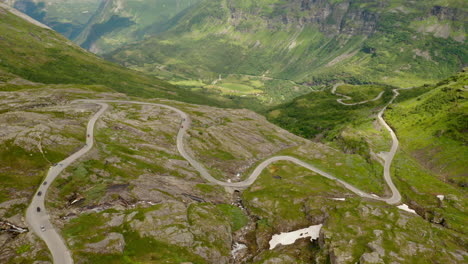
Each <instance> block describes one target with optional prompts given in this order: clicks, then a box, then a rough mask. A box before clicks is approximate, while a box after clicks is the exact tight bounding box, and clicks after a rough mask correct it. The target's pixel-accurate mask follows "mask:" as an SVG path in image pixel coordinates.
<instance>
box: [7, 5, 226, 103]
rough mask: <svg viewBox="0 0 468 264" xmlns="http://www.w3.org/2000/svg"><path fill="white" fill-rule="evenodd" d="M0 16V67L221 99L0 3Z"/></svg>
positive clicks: (37, 78) (49, 79) (62, 80)
mask: <svg viewBox="0 0 468 264" xmlns="http://www.w3.org/2000/svg"><path fill="white" fill-rule="evenodd" d="M0 19H1V21H2V23H0V46H1V47H2V52H0V70H3V71H4V72H9V73H12V74H15V75H17V76H19V77H21V78H23V79H26V80H29V81H33V82H39V83H45V84H84V85H104V86H107V87H109V88H111V89H114V90H115V91H118V92H123V93H126V94H129V95H133V96H141V97H163V98H173V99H178V100H182V101H187V102H193V103H204V104H224V103H218V102H216V101H214V100H211V99H209V98H208V97H207V96H203V95H200V94H197V93H194V92H190V91H187V90H185V89H180V88H178V87H176V86H174V85H171V84H169V83H167V82H165V81H161V80H160V79H157V78H155V77H152V76H148V75H144V74H142V73H139V72H136V71H132V70H129V69H126V68H124V67H121V66H119V65H116V64H114V63H111V62H107V61H105V60H103V59H101V58H99V57H97V56H96V55H94V54H92V53H90V52H88V51H86V50H84V49H81V48H80V47H78V46H77V45H75V44H73V43H72V42H71V41H69V40H67V39H65V38H64V37H63V36H61V35H59V34H58V33H56V32H54V31H52V30H50V29H46V28H41V27H38V26H34V25H32V24H31V23H28V22H27V21H25V20H24V19H22V18H19V17H18V16H16V15H13V14H11V13H10V12H8V11H7V10H6V9H5V8H3V7H2V6H0ZM228 103H229V101H227V102H226V104H228Z"/></svg>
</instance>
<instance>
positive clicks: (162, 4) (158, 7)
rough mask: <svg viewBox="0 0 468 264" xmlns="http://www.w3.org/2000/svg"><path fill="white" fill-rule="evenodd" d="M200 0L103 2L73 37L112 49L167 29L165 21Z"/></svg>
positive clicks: (87, 45) (99, 48)
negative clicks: (80, 30)
mask: <svg viewBox="0 0 468 264" xmlns="http://www.w3.org/2000/svg"><path fill="white" fill-rule="evenodd" d="M199 1H200V0H177V1H174V0H147V1H140V0H126V1H122V0H108V1H102V3H101V6H100V7H99V8H98V10H97V11H96V12H95V14H94V15H93V17H92V18H91V20H90V21H89V23H88V24H87V26H86V27H85V28H84V29H83V30H82V32H81V33H80V34H79V35H78V36H76V38H73V40H74V41H75V42H76V43H78V44H79V45H80V46H82V47H84V48H85V49H89V50H91V51H93V52H95V53H105V52H109V51H112V50H114V49H116V48H118V47H121V46H122V45H125V44H129V43H133V42H135V41H138V40H142V39H144V38H145V37H146V36H148V35H152V34H156V33H158V32H160V31H163V30H164V29H165V28H166V26H167V25H166V23H167V22H168V21H169V20H170V19H172V18H173V17H175V16H176V15H178V14H179V13H180V12H182V11H184V10H185V9H187V8H189V7H190V6H192V5H193V4H195V3H197V2H199Z"/></svg>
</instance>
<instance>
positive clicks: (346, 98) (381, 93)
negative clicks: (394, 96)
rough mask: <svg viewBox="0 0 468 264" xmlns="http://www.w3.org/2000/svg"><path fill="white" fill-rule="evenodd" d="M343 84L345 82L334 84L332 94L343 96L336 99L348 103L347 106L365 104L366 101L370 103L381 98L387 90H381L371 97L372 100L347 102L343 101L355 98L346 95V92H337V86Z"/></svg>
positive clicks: (343, 103)
mask: <svg viewBox="0 0 468 264" xmlns="http://www.w3.org/2000/svg"><path fill="white" fill-rule="evenodd" d="M341 85H343V83H337V84H335V85H334V86H333V88H332V90H331V92H332V94H334V95H338V96H342V97H344V98H341V99H336V101H337V102H338V103H340V104H342V105H347V106H351V105H360V104H365V103H368V102H374V101H377V100H379V99H380V98H382V95H383V94H384V93H385V91H383V92H380V93H379V94H378V95H377V96H376V97H375V98H374V99H370V100H365V101H362V102H357V103H345V102H343V101H345V100H346V101H347V100H351V99H353V98H352V97H349V96H347V95H344V94H340V93H337V92H336V88H338V87H339V86H341Z"/></svg>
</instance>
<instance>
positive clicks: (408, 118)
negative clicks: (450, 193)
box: [386, 72, 468, 186]
mask: <svg viewBox="0 0 468 264" xmlns="http://www.w3.org/2000/svg"><path fill="white" fill-rule="evenodd" d="M467 84H468V79H467V74H466V73H465V72H463V73H461V74H459V75H458V76H455V77H453V78H451V79H448V80H446V81H444V82H441V83H439V84H438V85H436V86H428V87H421V88H418V89H415V90H413V91H411V90H408V91H401V94H402V96H401V98H399V99H398V101H397V102H398V104H396V105H395V106H393V107H392V108H391V109H390V110H389V111H388V112H387V113H386V118H387V119H388V121H389V123H390V124H391V125H392V126H393V127H395V128H396V129H397V132H398V135H399V137H400V138H401V143H402V145H403V147H404V148H405V150H406V151H407V152H408V153H410V155H411V156H412V157H413V158H414V159H416V160H418V161H419V162H420V163H422V164H425V165H424V166H425V167H426V168H427V169H429V170H431V171H432V173H433V174H435V175H438V176H439V177H440V178H441V179H443V180H444V181H448V182H450V183H453V184H458V185H460V186H462V185H463V184H464V183H466V180H465V177H466V170H465V169H464V168H466V166H465V164H464V160H466V158H465V157H468V149H467V147H466V143H467V142H468V137H467V136H466V133H465V132H464V131H466V130H467V129H468V127H467V124H466V118H467V116H466V111H467V109H468V103H467V100H466V98H467V96H468V93H467V92H466V90H465V89H464V87H465V86H466V85H467Z"/></svg>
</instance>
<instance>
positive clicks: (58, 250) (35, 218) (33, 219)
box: [26, 90, 401, 264]
mask: <svg viewBox="0 0 468 264" xmlns="http://www.w3.org/2000/svg"><path fill="white" fill-rule="evenodd" d="M394 93H395V95H394V97H393V99H392V100H391V101H390V102H389V103H388V104H387V105H386V106H385V107H384V108H383V109H382V111H380V112H379V115H378V119H379V122H380V123H381V124H382V125H383V126H384V127H385V128H386V129H387V130H388V131H389V132H390V134H391V135H392V140H393V143H392V148H391V150H390V152H388V153H386V154H385V155H384V161H385V164H384V179H385V181H386V183H387V184H388V186H389V188H390V190H391V191H392V196H391V197H378V196H375V195H371V194H368V193H366V192H363V191H361V190H359V189H358V188H356V187H354V186H352V185H351V184H348V183H346V182H345V181H343V180H340V179H338V178H336V177H334V176H332V175H330V174H329V173H327V172H324V171H322V170H320V169H318V168H316V167H315V166H313V165H311V164H309V163H306V162H304V161H301V160H299V159H297V158H295V157H291V156H274V157H271V158H269V159H267V160H265V161H263V162H262V163H260V164H259V165H258V166H257V167H256V168H255V169H254V171H253V172H252V174H251V175H250V176H249V177H248V178H247V179H246V180H244V181H241V182H232V183H229V182H223V181H220V180H218V179H215V178H214V177H213V176H211V174H210V173H209V172H208V170H207V169H206V168H205V167H204V166H203V165H202V164H201V163H199V162H198V161H197V160H195V159H194V158H193V157H192V156H190V155H189V154H188V153H187V151H186V147H185V143H184V138H185V134H186V132H187V130H188V129H189V128H190V124H191V119H190V116H189V115H187V114H186V113H185V112H183V111H182V110H180V109H177V108H175V107H172V106H169V105H164V104H157V103H145V102H136V101H118V100H75V101H73V102H72V103H92V104H98V105H100V106H101V109H100V110H99V111H98V112H97V113H95V114H94V115H93V116H92V118H91V119H90V121H89V122H88V126H87V135H88V136H87V137H86V146H85V147H84V148H82V149H80V150H79V151H78V152H76V153H74V154H72V155H71V156H69V157H68V158H66V159H65V160H63V161H61V162H59V163H58V165H56V166H53V167H51V168H50V169H49V172H48V174H47V177H46V179H45V181H44V184H42V185H41V186H40V187H39V190H38V192H39V191H41V192H42V195H37V194H36V195H35V196H34V198H33V199H32V202H31V204H30V206H29V207H28V209H27V212H26V221H27V223H28V224H29V226H30V227H31V229H32V230H33V231H34V232H35V233H36V234H37V235H38V236H39V237H40V238H41V239H43V240H44V241H45V243H46V244H47V246H48V247H49V249H50V251H51V253H52V256H53V260H54V263H56V264H72V263H73V259H72V257H71V253H70V251H69V250H68V248H67V246H66V243H65V242H64V241H63V239H62V238H61V237H60V235H59V234H58V232H57V231H56V230H55V229H54V228H53V226H52V224H51V222H50V220H49V215H48V214H47V211H46V208H45V205H44V198H45V195H46V193H47V190H48V188H49V186H50V185H51V183H52V182H53V181H54V180H55V178H56V177H57V176H58V175H59V174H60V173H61V172H62V171H63V170H64V169H65V168H66V167H68V166H69V165H70V164H71V163H73V162H74V161H76V160H77V159H78V158H80V157H82V156H83V155H84V154H86V153H87V152H88V151H89V150H91V148H92V147H93V142H94V126H95V124H96V121H97V120H98V118H99V117H100V116H101V115H102V114H103V113H104V112H105V111H106V110H107V108H108V107H109V105H108V103H119V104H139V105H153V106H159V107H162V108H166V109H169V110H172V111H174V112H176V113H178V114H179V116H180V117H181V119H182V122H181V128H180V129H179V132H178V134H177V150H178V151H179V153H180V154H181V156H182V157H184V159H186V160H187V161H188V162H189V163H190V164H191V165H192V166H193V167H194V168H195V169H196V170H197V171H198V172H199V173H200V175H201V176H202V177H203V178H204V179H205V180H206V181H208V182H211V183H214V184H217V185H220V186H225V187H233V188H247V187H249V186H250V185H252V184H253V183H254V182H255V180H256V179H257V178H258V176H259V175H260V174H261V173H262V171H263V170H264V169H265V168H266V167H268V165H270V164H272V163H274V162H277V161H290V162H293V163H295V164H297V165H299V166H302V167H304V168H306V169H309V170H311V171H314V172H316V173H318V174H320V175H322V176H323V177H325V178H328V179H330V180H333V181H336V182H338V183H340V184H341V185H343V186H344V187H345V188H347V189H349V190H350V191H352V192H354V193H355V194H357V195H358V196H360V197H365V198H369V199H374V200H379V201H384V202H387V203H389V204H398V203H399V202H400V200H401V195H400V193H399V191H398V189H397V188H396V187H395V185H394V184H393V182H392V179H391V176H390V166H391V163H392V160H393V157H394V156H395V153H396V151H397V149H398V139H397V137H396V135H395V133H394V132H393V130H392V129H391V128H390V126H388V124H387V123H386V122H385V120H384V119H383V117H382V115H383V113H384V111H385V110H386V108H387V107H388V105H390V104H391V103H392V102H393V101H394V100H395V98H396V97H397V96H398V91H397V90H394ZM380 96H381V95H379V98H380ZM375 100H378V98H377V99H375ZM342 104H344V103H342ZM38 207H39V208H41V211H40V212H38V211H37V208H38ZM42 227H44V228H45V231H44V230H43V229H42ZM41 229H42V230H41Z"/></svg>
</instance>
